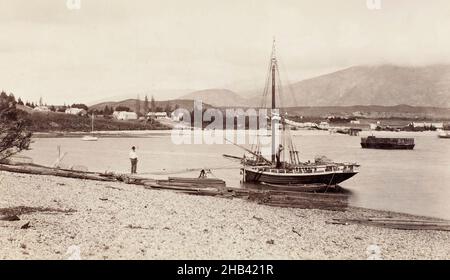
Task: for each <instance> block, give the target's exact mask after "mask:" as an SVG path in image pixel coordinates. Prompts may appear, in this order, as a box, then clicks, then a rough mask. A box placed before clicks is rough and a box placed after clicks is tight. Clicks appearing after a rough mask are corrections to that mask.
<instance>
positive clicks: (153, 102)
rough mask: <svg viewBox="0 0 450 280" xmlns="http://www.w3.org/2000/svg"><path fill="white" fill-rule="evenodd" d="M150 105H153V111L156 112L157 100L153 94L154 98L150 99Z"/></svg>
mask: <svg viewBox="0 0 450 280" xmlns="http://www.w3.org/2000/svg"><path fill="white" fill-rule="evenodd" d="M150 103H151V104H150V106H152V112H153V113H154V112H156V102H155V98H154V97H153V95H152V100H151V101H150Z"/></svg>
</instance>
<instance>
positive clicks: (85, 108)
mask: <svg viewBox="0 0 450 280" xmlns="http://www.w3.org/2000/svg"><path fill="white" fill-rule="evenodd" d="M70 107H71V108H78V109H84V110H86V112H87V111H88V110H89V108H88V106H87V105H86V104H72V106H70Z"/></svg>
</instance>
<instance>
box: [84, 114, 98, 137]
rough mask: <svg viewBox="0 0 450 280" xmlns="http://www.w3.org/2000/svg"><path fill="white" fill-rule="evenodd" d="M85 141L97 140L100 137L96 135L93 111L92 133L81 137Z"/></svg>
mask: <svg viewBox="0 0 450 280" xmlns="http://www.w3.org/2000/svg"><path fill="white" fill-rule="evenodd" d="M81 140H83V141H97V140H98V137H96V136H94V113H92V117H91V135H86V136H83V138H81Z"/></svg>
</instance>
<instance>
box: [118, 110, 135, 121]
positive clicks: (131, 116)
mask: <svg viewBox="0 0 450 280" xmlns="http://www.w3.org/2000/svg"><path fill="white" fill-rule="evenodd" d="M113 117H114V118H116V119H118V120H137V119H138V116H137V114H136V113H135V112H125V111H114V113H113Z"/></svg>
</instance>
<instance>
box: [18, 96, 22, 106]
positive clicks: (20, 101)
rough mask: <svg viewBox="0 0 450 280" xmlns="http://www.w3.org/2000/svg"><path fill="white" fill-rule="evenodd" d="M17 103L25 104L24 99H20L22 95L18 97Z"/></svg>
mask: <svg viewBox="0 0 450 280" xmlns="http://www.w3.org/2000/svg"><path fill="white" fill-rule="evenodd" d="M17 104H19V105H23V101H22V99H20V97H19V99H17Z"/></svg>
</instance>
